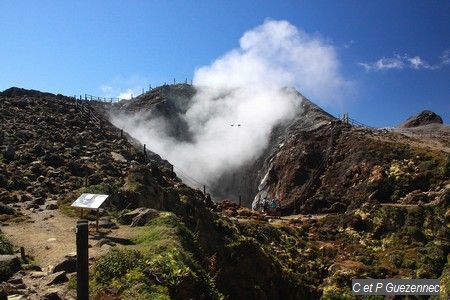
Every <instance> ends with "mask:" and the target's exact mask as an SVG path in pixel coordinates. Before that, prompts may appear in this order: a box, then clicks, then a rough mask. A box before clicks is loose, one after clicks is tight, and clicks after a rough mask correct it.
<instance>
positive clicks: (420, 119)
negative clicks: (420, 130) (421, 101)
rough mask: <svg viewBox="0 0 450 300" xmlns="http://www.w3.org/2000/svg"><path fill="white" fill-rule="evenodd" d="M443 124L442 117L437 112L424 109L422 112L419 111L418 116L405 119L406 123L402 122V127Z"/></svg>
mask: <svg viewBox="0 0 450 300" xmlns="http://www.w3.org/2000/svg"><path fill="white" fill-rule="evenodd" d="M432 123H437V124H442V123H443V121H442V118H441V117H440V116H439V115H437V114H435V113H434V112H432V111H429V110H424V111H422V112H421V113H419V114H418V115H417V116H414V117H411V118H409V119H408V120H406V121H405V123H403V124H401V125H400V126H399V127H400V128H411V127H417V126H422V125H427V124H432Z"/></svg>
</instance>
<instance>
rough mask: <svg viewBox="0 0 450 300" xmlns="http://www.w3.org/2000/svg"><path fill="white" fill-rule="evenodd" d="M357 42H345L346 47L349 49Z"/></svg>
mask: <svg viewBox="0 0 450 300" xmlns="http://www.w3.org/2000/svg"><path fill="white" fill-rule="evenodd" d="M354 43H355V41H354V40H350V41H348V43H346V44H344V48H345V49H349V48H350V47H351V46H352V45H353V44H354Z"/></svg>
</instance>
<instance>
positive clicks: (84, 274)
mask: <svg viewBox="0 0 450 300" xmlns="http://www.w3.org/2000/svg"><path fill="white" fill-rule="evenodd" d="M88 232H89V228H88V221H87V220H78V221H77V231H76V234H77V237H76V244H77V300H89V249H88Z"/></svg>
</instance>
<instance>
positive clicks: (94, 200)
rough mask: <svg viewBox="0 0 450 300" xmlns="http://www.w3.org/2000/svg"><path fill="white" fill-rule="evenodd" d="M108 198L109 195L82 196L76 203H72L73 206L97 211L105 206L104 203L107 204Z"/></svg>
mask: <svg viewBox="0 0 450 300" xmlns="http://www.w3.org/2000/svg"><path fill="white" fill-rule="evenodd" d="M108 197H109V195H98V194H82V195H81V196H80V197H79V198H78V199H77V200H75V202H74V203H72V206H74V207H80V208H87V209H97V208H99V207H100V205H102V204H103V202H105V200H106V198H108Z"/></svg>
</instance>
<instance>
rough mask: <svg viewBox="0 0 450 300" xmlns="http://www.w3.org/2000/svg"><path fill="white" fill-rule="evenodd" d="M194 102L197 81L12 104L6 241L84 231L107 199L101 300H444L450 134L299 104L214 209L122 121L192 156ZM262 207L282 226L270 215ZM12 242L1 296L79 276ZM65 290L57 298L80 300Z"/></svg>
mask: <svg viewBox="0 0 450 300" xmlns="http://www.w3.org/2000/svg"><path fill="white" fill-rule="evenodd" d="M195 94H196V90H195V88H194V87H193V86H191V85H187V84H179V85H170V86H169V85H165V86H162V87H158V88H155V89H153V90H151V91H149V92H147V93H145V94H143V95H141V96H138V97H136V98H134V99H132V100H124V101H120V102H119V103H102V102H96V101H80V100H76V99H74V98H71V97H65V96H63V95H54V94H50V93H42V92H39V91H33V90H25V89H19V88H11V89H8V90H5V91H4V92H2V93H0V112H1V113H0V121H1V123H0V124H1V125H0V126H1V131H0V202H1V203H0V221H1V222H2V225H4V226H5V227H3V226H2V231H4V232H12V231H9V230H7V228H8V227H9V228H14V227H16V228H19V229H20V226H25V224H28V223H29V222H42V224H43V225H45V224H47V223H45V222H48V218H50V220H51V217H49V216H48V214H49V210H50V209H55V208H58V211H59V212H60V213H61V215H62V214H65V215H66V217H67V218H72V219H69V220H70V222H73V224H74V223H76V218H75V217H74V215H75V212H74V211H73V210H72V209H71V208H70V206H69V204H70V203H71V202H73V200H74V199H76V198H77V197H78V196H79V195H80V194H81V193H86V192H88V193H104V194H108V195H110V198H109V199H108V201H107V202H106V204H105V206H104V207H102V210H101V211H100V214H101V217H102V220H101V222H100V223H101V226H100V227H101V232H100V233H95V234H94V233H93V236H94V237H96V238H99V239H101V240H100V241H99V242H98V243H96V244H94V245H93V247H92V248H91V250H90V251H91V253H94V252H95V253H97V251H100V250H104V251H105V252H104V254H103V255H99V256H95V257H93V260H92V265H91V267H90V286H91V293H92V298H94V299H132V298H136V299H318V298H322V299H337V298H339V299H352V298H353V296H352V294H351V288H350V287H351V285H350V283H351V279H352V278H440V279H441V284H442V286H443V287H444V288H443V290H442V295H441V296H442V297H443V299H445V297H448V295H449V294H448V288H447V289H445V287H448V284H449V282H450V263H449V258H450V256H449V251H450V241H449V239H448V237H449V236H450V225H449V224H450V179H449V177H450V144H449V140H450V130H449V126H448V125H445V124H441V123H442V122H439V119H438V118H436V117H435V116H434V115H432V114H430V113H428V112H426V113H425V114H422V116H421V115H418V117H417V118H416V119H417V120H418V121H417V122H416V121H414V120H415V119H410V120H409V121H408V124H409V125H408V126H406V127H405V126H403V127H402V128H392V129H371V128H366V127H356V126H353V125H352V124H351V122H347V121H346V120H344V121H343V120H340V119H337V118H335V117H333V116H331V115H330V114H328V113H326V112H325V111H323V110H322V109H321V108H320V107H318V106H317V105H315V104H314V103H312V102H311V101H309V100H307V99H306V98H304V97H303V96H302V95H301V94H299V93H297V92H296V97H297V98H298V103H299V105H298V111H297V112H296V114H295V116H294V117H293V118H292V119H289V120H287V121H285V122H281V123H280V124H278V125H277V126H275V127H274V128H273V130H272V132H271V134H270V136H269V138H268V141H267V146H266V147H265V149H264V150H263V151H261V152H260V153H258V155H257V156H256V157H254V159H252V160H249V161H247V162H246V163H245V164H244V165H242V166H240V167H239V168H235V169H230V170H229V171H228V172H226V173H224V174H221V176H220V178H219V180H217V181H216V183H215V184H214V185H212V186H208V187H207V190H208V192H210V193H211V195H212V198H213V200H215V201H216V203H214V202H213V201H211V199H210V198H209V197H208V195H205V194H204V193H203V191H202V190H201V189H197V188H192V187H191V186H189V185H187V184H185V183H183V181H182V179H180V178H179V176H180V177H182V176H181V175H183V174H181V173H180V174H179V172H178V171H177V169H176V166H175V167H173V165H172V163H173V162H170V161H167V160H165V159H164V158H165V155H164V153H153V152H152V151H151V150H152V145H150V144H148V145H146V148H144V145H143V144H142V143H141V142H140V141H139V140H137V139H135V138H134V137H133V132H131V131H130V132H128V133H127V132H125V131H122V130H121V128H118V127H116V126H115V125H114V124H113V123H111V122H110V116H113V115H115V114H117V113H121V114H125V115H127V116H129V117H130V118H136V117H142V118H147V119H154V118H162V119H164V120H165V122H164V123H165V125H166V128H165V131H166V133H167V134H168V135H169V136H170V138H171V139H174V140H176V141H179V142H182V143H187V144H188V143H193V142H195V135H194V134H193V132H191V128H189V124H188V123H187V122H186V119H185V118H184V114H185V113H186V111H188V109H189V107H190V105H192V99H193V97H194V95H195ZM430 116H431V117H430ZM430 120H431V121H430ZM436 120H438V121H436ZM144 121H145V120H144ZM183 171H185V172H187V174H185V175H187V176H189V170H183ZM199 188H201V186H199ZM239 196H241V197H242V204H243V205H242V207H241V206H239V205H238V204H236V203H237V202H238V199H239ZM224 199H226V200H228V201H221V200H224ZM265 199H274V200H275V201H276V202H277V203H278V204H279V206H280V208H281V213H282V215H283V216H282V217H277V216H271V215H268V214H266V213H263V212H259V211H258V210H259V209H260V208H261V206H262V205H261V203H262V202H263V201H264V200H265ZM233 202H234V203H233ZM55 204H56V205H55ZM251 206H253V208H255V210H251V209H250V207H251ZM135 209H137V210H135ZM50 213H51V212H50ZM52 214H56V213H54V212H53V213H52ZM40 216H45V217H40ZM87 217H88V218H90V219H91V220H94V219H95V215H94V214H90V215H88V216H87ZM36 220H37V221H36ZM105 220H106V221H105ZM73 224H67V228H66V231H68V232H70V226H73ZM130 224H131V225H130ZM6 225H7V226H6ZM38 225H41V223H39V224H38ZM39 227H41V226H37V228H39ZM42 227H43V230H45V228H46V227H45V226H42ZM19 232H20V230H19ZM124 232H125V233H126V234H127V240H126V243H125V242H123V243H122V244H121V243H119V241H123V240H124V238H119V237H117V236H116V235H119V233H120V234H124ZM20 234H21V235H22V234H30V233H26V232H23V233H22V232H21V233H20ZM32 234H33V236H36V237H39V234H38V233H32ZM70 234H72V232H71V233H70ZM8 237H11V238H14V236H13V235H11V236H9V235H6V234H0V242H1V246H0V258H1V260H0V263H1V268H0V278H1V280H2V281H3V282H2V284H1V285H0V293H1V294H2V295H8V296H10V295H12V294H17V293H22V294H23V295H26V297H27V298H28V299H42V297H44V296H45V297H47V296H48V295H49V293H50V292H49V291H47V290H46V289H47V288H46V287H48V286H51V287H52V288H53V287H54V286H55V284H54V282H53V280H54V279H55V278H56V277H55V276H56V275H58V276H60V275H61V276H62V273H61V272H64V276H65V275H66V274H65V273H67V274H68V275H69V277H70V273H71V272H73V270H69V268H66V267H67V266H66V267H64V268H65V269H64V271H58V272H54V273H53V271H49V272H45V271H44V268H47V266H45V265H42V266H38V265H37V264H39V263H41V262H40V261H38V260H36V261H35V264H36V265H30V264H29V262H30V260H29V257H28V258H27V257H25V258H19V257H18V256H19V255H18V254H17V253H16V252H20V251H18V249H19V247H20V246H23V245H19V244H13V245H11V243H10V242H9V241H8ZM58 238H59V237H58ZM61 239H62V238H61ZM113 241H117V243H114V242H113ZM52 242H57V241H52ZM105 243H107V244H108V245H107V246H105V245H104V244H105ZM25 246H26V245H25ZM45 246H46V247H51V246H49V245H47V244H46V245H45ZM48 249H51V248H42V250H43V251H44V252H43V253H46V252H45V251H49V250H48ZM38 250H39V249H35V253H38ZM52 251H53V250H52ZM65 254H67V253H64V255H65ZM31 261H33V260H31ZM40 267H42V269H41V271H40V272H38V273H36V271H35V269H37V268H40ZM52 269H54V268H52ZM45 270H46V269H45ZM19 271H20V272H19ZM55 274H56V275H55ZM38 276H39V277H38ZM39 280H41V281H39ZM66 280H69V283H68V284H67V283H66V282H64V280H63V281H62V282H61V283H58V284H56V290H52V291H51V294H52V295H53V296H52V297H54V298H52V299H74V297H75V296H74V291H73V286H74V284H73V280H74V279H67V278H66ZM47 282H48V285H47ZM18 283H20V285H18ZM39 286H41V287H42V288H36V287H39ZM48 289H50V288H48ZM55 295H56V296H58V297H59V298H55V297H56V296H55Z"/></svg>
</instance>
